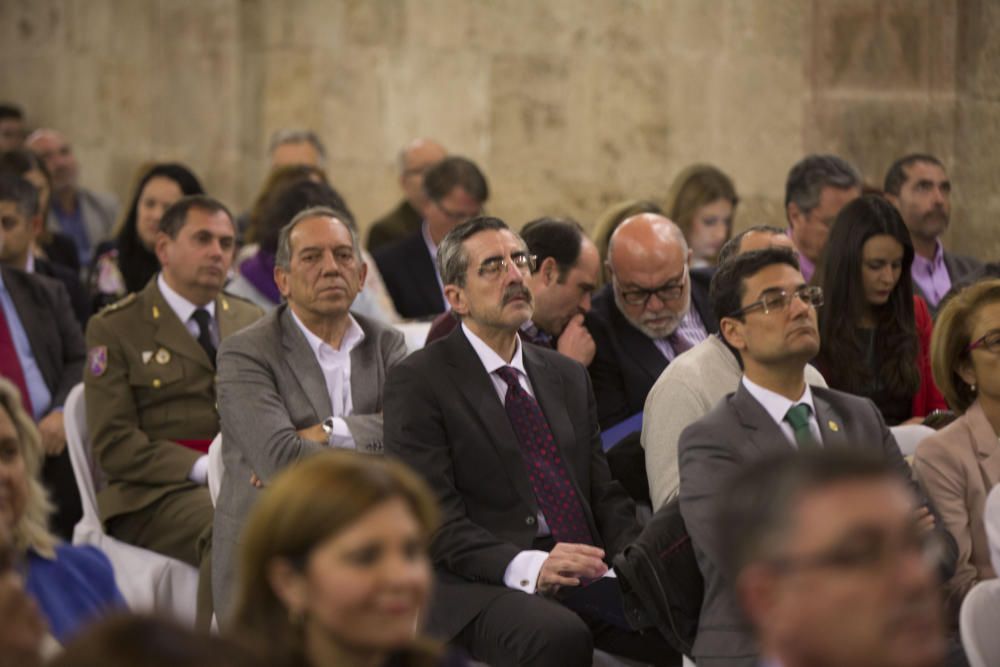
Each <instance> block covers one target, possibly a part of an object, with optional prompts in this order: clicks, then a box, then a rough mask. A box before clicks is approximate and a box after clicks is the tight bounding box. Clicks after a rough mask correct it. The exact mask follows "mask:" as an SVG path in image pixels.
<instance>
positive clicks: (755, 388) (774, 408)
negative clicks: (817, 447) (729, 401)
mask: <svg viewBox="0 0 1000 667" xmlns="http://www.w3.org/2000/svg"><path fill="white" fill-rule="evenodd" d="M742 382H743V386H744V387H745V388H746V390H747V391H748V392H750V395H751V396H753V397H754V398H755V399H757V402H758V403H760V404H761V405H763V406H764V409H765V410H766V411H767V414H769V415H771V419H773V420H774V421H775V423H776V424H777V425H778V426H779V427H780V428H781V432H782V433H784V434H785V438H787V439H788V442H789V444H791V445H792V447H795V448H798V445H796V444H795V430H794V429H793V428H792V425H791V424H789V423H788V422H787V421H785V415H786V414H788V410H789V408H791V407H792V406H794V405H802V404H804V405H808V406H809V430H810V431H811V432H812V436H813V440H815V441H816V442H817V443H820V444H822V443H823V435H822V433H820V430H819V422H818V421H817V420H816V406H815V405H813V396H812V390H811V389H810V388H809V385H808V384H806V385H805V391H803V392H802V395H801V396H800V397H799V399H798V400H797V401H790V400H788V399H787V398H785V397H784V396H782V395H781V394H777V393H775V392H773V391H771V390H770V389H765V388H764V387H761V386H760V385H759V384H756V383H755V382H753V381H751V380H750V379H749V378H747V376H746V375H744V376H743V380H742Z"/></svg>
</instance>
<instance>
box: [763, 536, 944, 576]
mask: <svg viewBox="0 0 1000 667" xmlns="http://www.w3.org/2000/svg"><path fill="white" fill-rule="evenodd" d="M903 554H919V555H920V556H921V557H922V558H923V559H924V561H925V562H926V563H927V564H928V565H931V566H934V565H936V564H937V563H938V562H939V561H940V559H941V557H942V554H943V545H942V544H941V541H940V539H938V537H937V536H936V535H935V534H934V533H925V532H924V531H923V530H921V529H920V528H917V527H916V526H914V527H912V528H910V529H909V530H907V532H906V534H904V535H901V536H899V537H897V538H895V539H893V538H891V537H890V536H889V535H886V534H884V533H882V532H881V531H864V532H863V534H861V535H858V536H855V539H853V540H852V541H850V542H847V543H844V544H838V545H836V546H833V547H831V548H829V549H827V550H826V551H822V552H820V553H817V554H813V555H810V556H798V557H785V558H781V557H779V558H776V559H774V560H772V561H771V565H773V566H774V567H776V568H778V569H779V570H783V571H786V572H791V571H796V570H815V569H827V568H829V569H835V570H869V571H884V570H887V569H890V568H895V567H897V566H898V564H899V560H900V558H901V557H902V556H903Z"/></svg>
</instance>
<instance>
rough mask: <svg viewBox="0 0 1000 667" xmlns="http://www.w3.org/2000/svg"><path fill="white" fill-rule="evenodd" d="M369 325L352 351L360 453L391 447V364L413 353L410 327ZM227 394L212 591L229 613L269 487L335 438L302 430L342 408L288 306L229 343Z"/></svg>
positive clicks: (219, 610)
mask: <svg viewBox="0 0 1000 667" xmlns="http://www.w3.org/2000/svg"><path fill="white" fill-rule="evenodd" d="M354 318H355V319H356V320H357V321H358V324H359V325H361V329H362V330H363V331H364V333H365V338H364V340H363V341H362V342H361V343H360V344H359V345H358V346H357V347H355V348H354V349H353V350H351V401H352V403H353V405H354V413H355V414H354V415H351V416H348V417H345V418H344V420H345V421H346V422H347V425H348V427H349V428H350V430H351V435H352V436H353V437H354V441H355V443H356V444H357V448H358V451H363V452H369V453H381V451H382V387H383V385H384V384H385V376H386V372H387V370H388V369H389V368H390V367H392V366H393V365H394V364H396V363H397V362H398V361H400V360H401V359H402V358H403V357H404V356H405V354H406V345H405V343H404V341H403V335H402V334H401V333H399V332H398V331H396V330H395V329H392V328H391V327H388V326H386V325H384V324H380V323H379V322H376V321H375V320H372V319H368V318H366V317H363V316H361V315H354ZM218 364H219V367H218V380H217V390H218V400H219V416H220V418H221V422H222V458H223V461H224V462H225V468H226V471H225V474H224V475H223V477H222V485H221V488H220V489H219V498H218V500H217V502H216V508H215V526H214V534H213V548H212V551H213V554H212V591H213V595H214V597H215V611H216V615H217V617H218V619H219V621H220V624H221V622H224V621H225V620H226V615H227V612H228V611H229V610H230V607H231V603H232V594H233V585H234V575H235V562H236V560H237V556H238V551H239V548H238V547H239V536H240V532H241V530H242V528H243V523H244V522H245V521H246V517H247V515H248V514H249V512H250V510H251V508H252V507H253V504H254V502H256V500H257V496H258V494H259V493H260V492H261V491H262V490H263V489H257V488H255V487H253V486H252V485H251V484H250V475H251V474H256V475H257V476H258V477H259V478H260V479H261V480H263V481H264V483H265V485H266V484H267V482H268V481H269V480H271V479H272V478H273V477H274V476H275V475H276V474H277V473H279V472H280V471H281V470H282V469H284V468H285V467H286V466H287V465H289V464H290V463H293V462H295V461H297V460H299V459H300V458H302V457H304V456H308V455H310V454H313V453H316V452H320V451H323V450H325V449H326V448H327V446H326V444H325V443H320V442H313V441H310V440H306V439H304V438H302V437H300V436H299V435H298V434H297V433H296V431H298V430H299V429H303V428H307V427H310V426H315V425H316V424H318V423H320V422H321V421H323V420H324V419H326V418H327V417H329V416H330V415H332V414H333V409H332V407H331V405H330V398H329V393H328V392H327V388H326V381H325V379H324V378H323V372H322V370H321V369H320V366H319V362H318V361H317V360H316V357H315V355H314V354H313V351H312V348H310V347H309V343H308V342H307V341H306V338H305V336H304V335H303V334H302V331H301V330H300V329H299V327H298V326H297V325H296V323H295V321H294V319H293V317H292V313H291V311H290V310H289V308H288V305H287V304H282V305H280V306H278V308H276V309H275V310H274V311H272V312H271V313H269V314H268V315H266V316H265V317H263V318H262V319H261V320H259V321H258V322H256V323H255V324H253V325H252V326H249V327H247V328H246V329H244V330H243V331H241V332H240V333H238V334H236V335H234V336H231V337H229V338H227V339H225V340H224V341H222V345H220V346H219V357H218Z"/></svg>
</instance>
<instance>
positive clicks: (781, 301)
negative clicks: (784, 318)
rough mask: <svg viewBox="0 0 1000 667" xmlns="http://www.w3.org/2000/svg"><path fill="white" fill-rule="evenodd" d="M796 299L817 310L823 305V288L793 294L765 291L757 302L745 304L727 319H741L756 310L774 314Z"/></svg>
mask: <svg viewBox="0 0 1000 667" xmlns="http://www.w3.org/2000/svg"><path fill="white" fill-rule="evenodd" d="M796 297H798V298H799V299H800V300H801V301H802V303H804V304H806V305H807V306H812V307H813V308H819V307H820V306H822V305H823V288H822V287H800V288H798V289H797V290H795V291H794V292H789V291H788V290H784V289H780V288H776V289H770V290H766V291H765V292H764V293H763V294H762V295H761V297H760V299H759V300H757V301H754V302H753V303H750V304H747V305H746V306H744V307H743V308H740V309H739V310H737V311H736V312H734V313H732V314H730V315H729V317H741V316H743V315H746V314H747V313H749V312H750V311H753V310H757V309H758V308H759V309H761V310H763V311H764V314H765V315H768V314H770V313H772V312H773V313H776V312H779V311H782V310H784V309H786V308H788V306H790V305H791V303H792V299H794V298H796Z"/></svg>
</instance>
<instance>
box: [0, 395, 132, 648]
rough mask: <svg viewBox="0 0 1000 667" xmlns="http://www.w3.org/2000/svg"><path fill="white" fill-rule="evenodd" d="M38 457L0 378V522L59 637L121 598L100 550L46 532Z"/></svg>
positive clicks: (34, 438)
mask: <svg viewBox="0 0 1000 667" xmlns="http://www.w3.org/2000/svg"><path fill="white" fill-rule="evenodd" d="M43 457H44V453H43V451H42V441H41V436H40V435H39V433H38V429H37V428H35V424H34V422H33V421H32V419H31V417H30V416H29V415H28V413H27V412H25V411H24V408H23V407H22V406H21V397H20V395H19V394H18V391H17V389H15V388H14V385H13V384H11V383H10V382H8V381H7V380H5V379H3V378H0V524H2V526H3V528H4V529H6V530H7V531H8V532H9V533H10V536H11V541H12V542H13V551H14V555H15V558H17V559H18V560H19V561H20V564H19V568H20V570H21V573H22V575H23V577H24V582H25V590H27V592H28V594H29V595H30V596H31V597H32V598H33V599H34V600H35V602H36V603H37V604H38V606H39V607H40V608H41V611H42V615H43V616H44V617H45V619H46V620H47V621H48V624H49V628H50V630H51V632H52V634H53V636H54V637H55V638H56V639H57V640H58V641H60V642H62V641H64V640H65V639H67V638H68V637H71V636H72V635H74V634H76V632H77V631H78V630H79V629H80V628H81V627H82V626H83V625H85V624H86V623H87V622H88V621H90V620H92V619H94V618H95V617H97V616H99V615H101V614H102V613H104V612H106V611H108V610H111V609H117V608H121V607H124V606H125V601H124V600H123V599H122V596H121V593H120V592H119V591H118V586H117V584H115V577H114V572H113V571H112V569H111V563H110V562H109V561H108V559H107V557H106V556H105V555H104V554H103V553H101V552H100V551H99V550H98V549H96V548H94V547H91V546H72V545H69V544H61V543H60V542H59V540H58V539H57V538H56V537H55V536H54V535H52V533H50V532H49V529H48V526H47V523H48V519H49V514H50V513H51V511H52V506H51V505H50V504H49V501H48V499H47V498H46V496H45V489H44V488H43V487H42V484H41V482H40V481H39V479H38V475H39V471H40V469H41V465H42V459H43Z"/></svg>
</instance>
